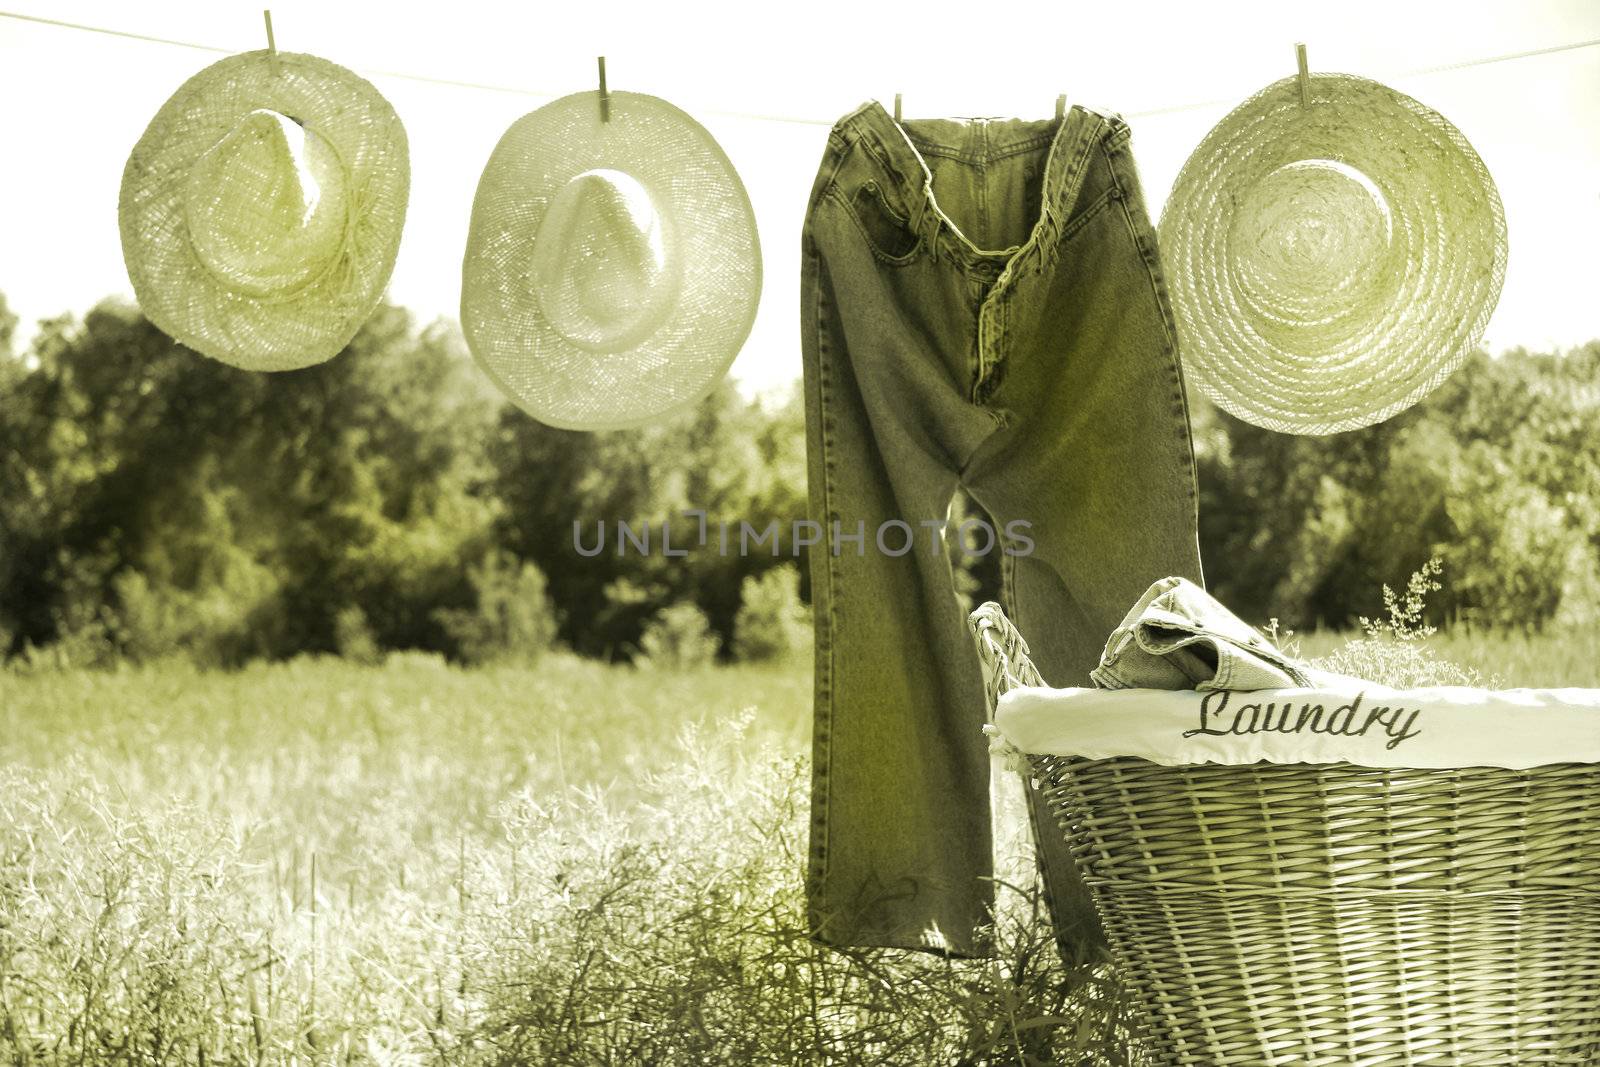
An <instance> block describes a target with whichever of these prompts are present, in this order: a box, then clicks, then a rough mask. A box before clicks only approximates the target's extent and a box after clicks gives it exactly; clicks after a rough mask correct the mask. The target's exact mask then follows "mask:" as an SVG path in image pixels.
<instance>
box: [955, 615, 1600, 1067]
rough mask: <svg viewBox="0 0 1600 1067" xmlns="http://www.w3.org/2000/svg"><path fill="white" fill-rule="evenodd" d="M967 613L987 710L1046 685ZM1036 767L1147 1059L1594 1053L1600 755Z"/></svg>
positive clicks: (1588, 1060)
mask: <svg viewBox="0 0 1600 1067" xmlns="http://www.w3.org/2000/svg"><path fill="white" fill-rule="evenodd" d="M971 625H972V628H973V631H974V633H975V635H976V637H977V641H978V648H979V652H980V655H981V657H982V658H983V661H984V664H985V668H986V672H987V675H988V678H989V699H990V707H991V710H992V709H993V707H994V705H995V702H996V701H997V700H998V698H999V696H1000V695H1001V694H1002V693H1004V692H1006V691H1007V690H1009V689H1011V688H1013V687H1015V686H1018V685H1043V684H1045V683H1044V682H1043V680H1042V679H1041V678H1040V676H1039V673H1038V671H1037V670H1036V669H1035V668H1034V666H1033V664H1032V662H1031V661H1030V660H1029V659H1028V649H1027V645H1026V643H1025V642H1023V640H1022V638H1021V636H1020V635H1019V634H1018V633H1017V631H1016V629H1015V628H1014V627H1013V626H1012V625H1011V623H1010V622H1009V621H1008V620H1007V619H1006V617H1005V616H1004V614H1002V612H1001V610H1000V608H999V606H998V605H995V604H985V605H983V607H981V608H979V609H978V610H977V611H975V612H974V613H973V615H972V619H971ZM1029 762H1030V764H1031V765H1032V768H1033V773H1034V776H1035V778H1036V779H1037V780H1038V781H1039V783H1040V785H1041V787H1042V788H1043V790H1044V792H1045V794H1046V796H1047V797H1048V799H1049V803H1050V808H1051V810H1052V811H1053V812H1054V814H1055V816H1056V818H1057V821H1058V823H1059V826H1060V828H1061V831H1062V832H1063V833H1064V834H1065V835H1066V839H1067V842H1068V844H1069V846H1070V848H1071V849H1072V854H1073V857H1074V859H1075V861H1076V863H1077V865H1078V869H1079V871H1080V872H1081V874H1082V875H1083V878H1084V881H1085V882H1086V884H1087V885H1088V887H1089V889H1090V892H1091V893H1092V894H1093V896H1094V899H1095V903H1096V907H1097V909H1098V911H1099V913H1100V918H1101V921H1102V922H1103V923H1104V925H1105V929H1106V934H1107V937H1108V939H1109V940H1110V943H1111V950H1112V954H1113V957H1114V959H1115V961H1116V964H1117V968H1118V971H1119V974H1120V977H1121V981H1122V982H1123V983H1124V984H1125V985H1126V987H1127V989H1128V992H1129V994H1130V997H1131V999H1132V1000H1133V1002H1134V1004H1135V1005H1136V1009H1137V1013H1138V1015H1139V1016H1140V1017H1141V1018H1142V1020H1143V1022H1144V1025H1145V1027H1146V1032H1145V1034H1144V1037H1145V1041H1146V1044H1147V1049H1148V1052H1149V1062H1150V1063H1152V1064H1156V1065H1162V1067H1166V1065H1177V1064H1183V1065H1190V1064H1192V1065H1196V1067H1200V1065H1204V1067H1221V1065H1232V1064H1238V1065H1245V1064H1249V1065H1251V1067H1274V1065H1288V1064H1312V1065H1324V1064H1327V1065H1334V1064H1350V1065H1357V1064H1359V1065H1361V1067H1412V1065H1419V1064H1434V1065H1451V1067H1469V1065H1474V1064H1485V1065H1487V1064H1495V1065H1499V1067H1512V1065H1515V1067H1530V1065H1546V1064H1570V1065H1580V1064H1581V1065H1593V1064H1600V765H1593V764H1555V765H1550V766H1544V767H1538V768H1534V769H1532V770H1526V771H1513V770H1503V769H1497V768H1481V767H1475V768H1460V769H1453V770H1406V769H1398V770H1397V769H1392V768H1391V769H1377V768H1369V767H1358V766H1354V765H1350V764H1326V765H1274V764H1266V763H1258V764H1253V765H1248V766H1217V765H1210V764H1208V765H1204V766H1189V767H1164V766H1161V765H1158V764H1155V763H1151V762H1148V761H1146V760H1141V759H1134V758H1118V759H1097V760H1092V759H1078V758H1073V757H1059V756H1038V755H1030V756H1029Z"/></svg>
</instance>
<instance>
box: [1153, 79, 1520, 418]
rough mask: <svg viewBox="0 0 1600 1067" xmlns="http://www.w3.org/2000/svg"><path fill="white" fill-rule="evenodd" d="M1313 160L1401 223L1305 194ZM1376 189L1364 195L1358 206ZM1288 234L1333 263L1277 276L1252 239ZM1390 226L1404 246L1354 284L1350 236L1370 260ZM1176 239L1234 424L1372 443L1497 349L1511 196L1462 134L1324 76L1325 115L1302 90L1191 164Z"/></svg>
mask: <svg viewBox="0 0 1600 1067" xmlns="http://www.w3.org/2000/svg"><path fill="white" fill-rule="evenodd" d="M1303 161H1331V163H1332V164H1334V165H1335V166H1336V167H1340V168H1348V169H1349V170H1351V171H1354V172H1356V174H1358V175H1359V176H1362V177H1363V178H1364V180H1365V183H1366V184H1365V187H1367V188H1370V189H1372V190H1375V191H1376V194H1377V196H1378V197H1381V202H1382V203H1383V204H1384V205H1386V207H1387V213H1388V214H1387V218H1386V220H1385V219H1383V217H1382V216H1381V215H1378V214H1374V213H1373V212H1371V211H1369V210H1367V209H1365V208H1362V209H1361V210H1360V211H1356V210H1353V205H1352V202H1351V198H1350V197H1345V196H1342V195H1331V196H1326V197H1324V196H1321V195H1320V194H1321V190H1320V189H1319V188H1312V187H1310V186H1304V187H1301V188H1296V182H1297V181H1298V178H1297V176H1296V171H1295V170H1294V168H1293V166H1292V165H1295V164H1299V163H1302V162H1303ZM1319 165H1320V164H1319ZM1286 166H1287V167H1290V169H1289V170H1287V171H1286V170H1283V169H1282V168H1285V167H1286ZM1327 172H1328V171H1323V173H1327ZM1308 173H1309V172H1308ZM1362 187H1363V182H1362V181H1358V180H1352V181H1351V182H1349V183H1347V185H1346V188H1348V189H1349V190H1350V191H1352V192H1353V194H1354V199H1356V200H1361V199H1363V197H1364V196H1365V194H1363V193H1361V192H1359V190H1360V189H1361V188H1362ZM1268 201H1270V202H1268ZM1371 202H1372V203H1377V202H1378V200H1377V199H1376V198H1373V199H1372V201H1371ZM1363 212H1364V214H1363ZM1263 220H1266V221H1265V223H1263ZM1374 220H1379V221H1374ZM1241 222H1242V223H1244V224H1245V225H1244V226H1243V227H1241ZM1279 222H1282V223H1283V224H1284V225H1286V226H1289V227H1299V228H1300V232H1301V235H1303V236H1305V237H1306V238H1307V239H1308V240H1310V241H1311V242H1312V243H1311V244H1308V245H1307V246H1306V247H1307V248H1310V249H1317V248H1321V249H1323V250H1325V251H1328V252H1329V253H1330V256H1331V258H1332V259H1333V261H1332V262H1330V261H1329V258H1324V259H1322V260H1318V258H1317V256H1316V255H1314V254H1311V253H1307V254H1305V255H1303V256H1302V257H1301V258H1300V259H1298V260H1297V259H1295V258H1294V256H1293V255H1291V254H1285V253H1283V250H1281V249H1279V250H1275V251H1274V252H1273V254H1277V255H1278V256H1279V258H1278V259H1276V260H1273V261H1271V263H1272V267H1271V268H1270V269H1266V270H1263V269H1262V267H1261V263H1262V262H1263V261H1262V260H1261V259H1260V258H1259V256H1258V255H1257V253H1258V252H1259V249H1255V248H1251V247H1248V246H1246V245H1243V244H1241V243H1240V239H1239V237H1238V236H1237V235H1238V234H1239V233H1240V232H1241V229H1242V230H1244V231H1246V232H1251V233H1258V232H1261V229H1260V226H1258V225H1257V224H1263V225H1265V224H1276V223H1279ZM1380 223H1381V224H1383V225H1387V227H1388V228H1389V235H1390V236H1389V239H1388V243H1387V246H1386V247H1385V248H1382V249H1380V250H1379V251H1378V252H1376V253H1375V254H1374V255H1373V256H1371V257H1368V258H1369V259H1370V262H1361V263H1352V264H1350V265H1349V269H1348V270H1345V269H1344V266H1343V265H1341V264H1340V263H1339V262H1337V256H1336V253H1337V252H1338V250H1339V249H1340V247H1341V245H1340V238H1347V239H1348V243H1351V244H1360V243H1361V241H1362V240H1364V239H1366V237H1370V234H1371V233H1372V232H1376V230H1375V228H1376V227H1377V226H1378V225H1380ZM1252 226H1255V227H1256V228H1255V229H1252V228H1251V227H1252ZM1363 227H1365V229H1363ZM1159 234H1160V247H1161V256H1162V262H1163V266H1164V269H1165V271H1166V274H1167V280H1168V288H1169V291H1170V294H1171V298H1172V304H1173V309H1174V313H1175V318H1176V320H1177V325H1178V331H1179V342H1180V349H1181V352H1182V356H1183V362H1184V368H1185V370H1186V371H1187V372H1188V374H1189V376H1190V378H1191V380H1192V381H1194V382H1195V383H1196V384H1197V385H1198V386H1199V388H1200V389H1201V390H1202V391H1203V392H1204V393H1205V394H1206V395H1207V396H1209V397H1210V398H1211V399H1212V400H1214V401H1215V402H1216V403H1217V404H1218V405H1219V406H1221V407H1222V408H1223V409H1224V410H1226V411H1228V412H1229V413H1231V414H1233V415H1235V416H1237V417H1238V418H1241V419H1244V420H1246V421H1248V422H1251V423H1254V424H1256V425H1259V426H1263V427H1266V428H1268V429H1271V430H1276V431H1280V432H1285V433H1301V434H1327V433H1335V432H1339V431H1343V430H1351V429H1356V428H1358V427H1362V426H1368V425H1371V424H1373V423H1376V422H1380V421H1382V420H1384V419H1387V418H1390V417H1391V416H1393V415H1395V414H1397V413H1399V412H1400V411H1403V410H1405V409H1406V408H1408V407H1410V406H1411V405H1413V404H1415V403H1416V402H1417V401H1419V400H1421V399H1422V398H1423V397H1424V396H1426V395H1427V394H1428V393H1429V392H1431V391H1432V390H1433V389H1435V388H1436V387H1437V386H1438V385H1439V384H1440V383H1442V382H1443V381H1444V379H1445V378H1446V377H1448V376H1449V375H1450V374H1451V372H1453V371H1454V370H1455V369H1456V368H1457V367H1458V366H1460V364H1461V362H1462V360H1463V359H1465V357H1466V355H1467V353H1468V352H1469V351H1470V350H1471V349H1472V348H1473V346H1474V345H1476V344H1477V342H1478V340H1479V338H1481V337H1482V335H1483V330H1484V328H1485V327H1486V326H1487V324H1488V321H1489V317H1490V315H1491V314H1492V313H1493V311H1494V307H1495V304H1496V302H1497V301H1498V299H1499V295H1500V289H1501V284H1502V282H1503V280H1504V277H1505V264H1506V228H1505V214H1504V211H1503V209H1502V207H1501V204H1500V197H1499V194H1498V193H1497V191H1496V189H1495V185H1494V182H1493V180H1492V179H1491V178H1490V176H1489V173H1488V171H1487V170H1486V169H1485V167H1484V165H1483V161H1482V160H1481V159H1479V157H1478V155H1477V153H1476V152H1475V151H1473V149H1472V146H1471V145H1469V144H1468V143H1467V141H1466V139H1465V138H1464V137H1463V136H1462V135H1461V133H1460V131H1458V130H1457V129H1456V128H1455V127H1454V126H1452V125H1451V124H1450V123H1449V122H1447V121H1446V120H1445V119H1444V118H1442V117H1441V116H1440V115H1438V114H1437V113H1436V112H1434V111H1432V110H1430V109H1429V108H1427V107H1425V106H1423V105H1422V104H1420V103H1418V102H1417V101H1415V100H1413V99H1411V98H1410V97H1408V96H1405V95H1403V94H1401V93H1398V92H1395V91H1394V90H1393V89H1390V88H1388V87H1386V86H1383V85H1380V84H1378V83H1376V82H1373V81H1369V80H1367V79H1363V78H1357V77H1353V76H1350V75H1342V74H1317V75H1313V76H1311V79H1310V106H1309V107H1303V106H1302V104H1301V96H1300V87H1299V82H1298V79H1297V78H1295V77H1289V78H1285V79H1283V80H1282V81H1278V82H1275V83H1273V84H1272V85H1269V86H1267V87H1266V88H1265V89H1263V90H1261V91H1260V92H1259V93H1257V94H1256V95H1254V96H1252V97H1251V98H1250V99H1248V100H1246V101H1245V102H1244V103H1243V104H1241V105H1240V106H1239V107H1237V108H1236V109H1234V110H1233V111H1232V112H1231V113H1230V114H1229V115H1228V116H1227V117H1226V118H1224V119H1223V120H1222V121H1221V122H1220V123H1218V124H1217V126H1216V127H1215V128H1214V129H1212V131H1211V132H1210V133H1209V134H1207V136H1206V137H1205V139H1204V140H1203V141H1202V142H1201V144H1200V146H1199V147H1198V148H1196V149H1195V151H1194V153H1193V154H1192V155H1191V156H1190V157H1189V160H1188V162H1187V163H1185V164H1184V167H1183V169H1182V171H1181V172H1180V173H1179V175H1178V178H1177V181H1176V182H1175V183H1174V185H1173V190H1172V194H1171V196H1170V197H1169V198H1168V200H1167V203H1166V206H1165V208H1164V210H1163V213H1162V217H1161V223H1160V231H1159ZM1363 235H1365V236H1363ZM1318 241H1322V242H1324V243H1323V244H1320V245H1319V244H1317V242H1318ZM1369 244H1373V243H1372V242H1369ZM1373 247H1376V245H1375V244H1373ZM1370 250H1371V248H1369V251H1370ZM1253 257H1254V258H1253ZM1279 268H1281V273H1278V274H1275V273H1274V270H1276V269H1279ZM1297 272H1298V274H1299V275H1300V276H1299V277H1295V275H1296V273H1297ZM1308 279H1311V280H1313V281H1312V282H1310V283H1307V282H1308ZM1324 279H1326V280H1328V282H1329V284H1327V285H1326V287H1324V288H1320V289H1319V288H1318V286H1317V284H1315V282H1316V281H1320V280H1324ZM1283 283H1295V284H1291V285H1284V284H1283ZM1300 283H1307V284H1300ZM1275 286H1276V287H1278V288H1279V289H1280V290H1282V292H1280V294H1278V295H1274V294H1273V292H1272V290H1273V289H1274V287H1275Z"/></svg>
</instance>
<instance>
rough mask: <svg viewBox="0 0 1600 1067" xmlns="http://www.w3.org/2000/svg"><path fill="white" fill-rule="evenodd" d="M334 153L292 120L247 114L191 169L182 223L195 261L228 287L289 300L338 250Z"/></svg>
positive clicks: (339, 181)
mask: <svg viewBox="0 0 1600 1067" xmlns="http://www.w3.org/2000/svg"><path fill="white" fill-rule="evenodd" d="M347 184H348V183H347V180H346V176H345V168H344V164H343V162H342V161H341V160H340V158H339V154H338V152H337V151H336V150H335V149H334V147H333V145H332V144H330V143H329V142H328V140H327V139H326V138H324V137H322V136H321V135H320V134H318V133H317V132H316V131H315V130H313V129H309V128H307V127H306V126H304V125H302V124H301V123H299V122H298V121H296V120H295V119H293V118H291V117H289V116H287V115H284V114H282V113H280V112H277V111H272V110H268V109H264V108H258V109H256V110H254V111H251V112H249V113H247V114H246V115H245V116H244V117H243V118H241V119H240V120H239V122H238V123H237V124H236V125H235V126H234V127H233V128H232V129H231V130H229V131H228V133H227V134H225V135H224V136H223V137H222V138H221V139H220V140H219V141H217V143H216V144H214V145H212V146H211V147H210V148H209V149H207V150H206V152H205V153H204V154H203V155H202V156H201V157H200V158H199V159H198V160H197V161H196V162H195V164H194V166H193V167H191V168H190V170H189V174H188V179H187V181H186V184H185V187H184V218H185V221H186V223H187V225H188V231H189V243H190V245H191V247H192V248H193V249H194V252H195V255H196V257H197V258H198V259H199V260H200V262H201V263H202V264H203V265H204V266H205V268H206V269H207V270H208V271H210V272H211V274H212V275H213V276H214V277H215V278H216V280H217V281H218V282H220V283H221V284H222V285H223V286H224V287H225V288H227V289H229V290H232V291H234V292H237V293H241V294H244V295H247V296H252V297H286V296H290V295H293V294H294V293H296V292H298V291H299V290H301V289H303V288H304V287H305V286H307V285H309V284H310V283H312V282H314V281H315V280H317V279H318V278H319V277H321V276H322V275H323V274H324V273H326V271H327V270H328V268H329V267H330V266H331V265H332V263H333V261H334V260H336V259H337V258H338V256H339V255H340V253H341V252H342V251H343V249H344V244H345V231H346V227H347V223H348V218H349V212H350V190H349V189H348V188H347Z"/></svg>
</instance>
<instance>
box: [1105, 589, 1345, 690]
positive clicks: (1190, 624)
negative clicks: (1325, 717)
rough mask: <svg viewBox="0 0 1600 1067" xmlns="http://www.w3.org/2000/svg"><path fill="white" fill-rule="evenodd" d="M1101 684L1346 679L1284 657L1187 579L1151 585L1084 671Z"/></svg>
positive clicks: (1200, 686)
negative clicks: (1097, 659) (1092, 665)
mask: <svg viewBox="0 0 1600 1067" xmlns="http://www.w3.org/2000/svg"><path fill="white" fill-rule="evenodd" d="M1089 677H1090V679H1091V680H1092V681H1093V682H1094V684H1095V685H1096V686H1097V687H1099V688H1101V689H1197V690H1201V691H1206V690H1212V689H1293V688H1296V687H1305V686H1313V687H1315V686H1337V685H1340V684H1344V683H1347V682H1349V681H1351V679H1347V678H1344V677H1342V676H1340V675H1337V674H1333V673H1331V672H1328V671H1319V670H1316V669H1314V668H1312V667H1308V666H1306V665H1305V664H1303V663H1301V662H1299V661H1298V660H1295V659H1293V658H1291V657H1290V656H1288V655H1286V654H1285V653H1284V652H1283V651H1282V650H1281V649H1279V648H1278V646H1276V645H1274V644H1273V643H1272V642H1271V641H1268V640H1267V638H1266V637H1265V636H1264V635H1263V634H1262V633H1261V632H1260V631H1258V630H1256V629H1255V628H1254V627H1252V626H1250V625H1248V624H1247V623H1245V622H1244V621H1243V620H1242V619H1240V618H1239V617H1238V616H1237V615H1235V614H1234V613H1233V612H1231V611H1229V610H1228V609H1227V608H1225V607H1223V605H1222V604H1221V603H1220V602H1218V600H1217V599H1216V598H1215V597H1213V596H1212V595H1211V594H1210V593H1208V592H1206V591H1205V590H1204V589H1202V588H1200V587H1199V586H1198V585H1195V584H1194V583H1193V582H1191V581H1189V580H1188V579H1187V578H1180V577H1168V578H1163V579H1161V580H1160V581H1159V582H1156V583H1154V584H1153V585H1151V586H1150V588H1149V589H1148V590H1146V591H1145V594H1144V596H1142V597H1140V598H1139V602H1138V603H1136V604H1135V605H1134V606H1133V607H1132V608H1130V609H1129V611H1128V614H1127V617H1126V618H1124V619H1123V620H1122V624H1121V625H1120V626H1118V627H1117V629H1116V630H1115V632H1113V633H1112V635H1111V639H1110V640H1109V641H1107V642H1106V647H1105V651H1104V652H1102V653H1101V654H1100V666H1098V667H1096V668H1095V669H1094V670H1092V671H1090V672H1089Z"/></svg>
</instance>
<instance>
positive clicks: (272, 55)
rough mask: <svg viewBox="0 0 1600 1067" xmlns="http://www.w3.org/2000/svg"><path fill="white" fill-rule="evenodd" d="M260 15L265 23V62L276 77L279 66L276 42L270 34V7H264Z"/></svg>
mask: <svg viewBox="0 0 1600 1067" xmlns="http://www.w3.org/2000/svg"><path fill="white" fill-rule="evenodd" d="M261 17H262V18H263V19H264V20H266V23H267V63H268V64H269V65H270V66H271V67H272V76H273V77H274V78H276V77H277V76H278V72H279V70H280V69H281V68H280V67H279V66H278V42H277V40H276V39H275V38H274V37H273V36H272V9H271V8H264V9H263V10H262V12H261Z"/></svg>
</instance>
